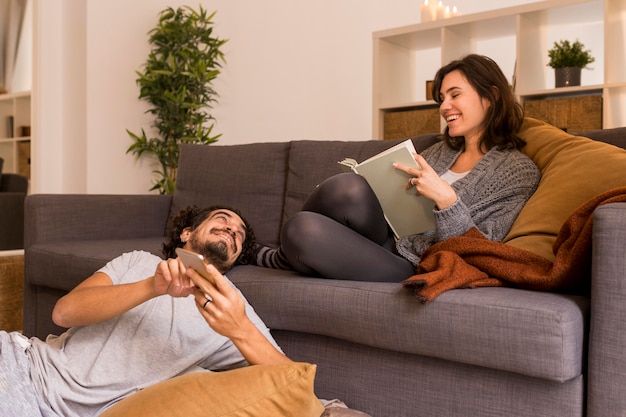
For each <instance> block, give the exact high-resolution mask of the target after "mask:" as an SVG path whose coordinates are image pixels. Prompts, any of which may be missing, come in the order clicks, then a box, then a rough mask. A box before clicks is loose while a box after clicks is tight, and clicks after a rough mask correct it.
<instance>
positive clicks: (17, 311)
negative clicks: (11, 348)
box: [0, 255, 24, 332]
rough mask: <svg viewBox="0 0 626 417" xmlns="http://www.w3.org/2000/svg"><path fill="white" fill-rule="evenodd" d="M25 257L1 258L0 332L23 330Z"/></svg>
mask: <svg viewBox="0 0 626 417" xmlns="http://www.w3.org/2000/svg"><path fill="white" fill-rule="evenodd" d="M23 300H24V256H22V255H18V256H0V330H6V331H7V332H11V331H14V330H21V329H22V316H23Z"/></svg>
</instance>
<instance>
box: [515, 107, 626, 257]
mask: <svg viewBox="0 0 626 417" xmlns="http://www.w3.org/2000/svg"><path fill="white" fill-rule="evenodd" d="M520 136H521V137H522V138H524V139H525V140H526V143H527V144H526V147H525V148H524V149H523V151H524V153H526V154H527V155H528V156H529V157H530V158H532V160H533V161H534V162H535V164H537V166H538V167H539V169H540V170H541V174H542V178H541V182H540V183H539V186H538V187H537V190H536V191H535V193H534V194H533V195H532V197H531V198H530V199H529V200H528V202H527V203H526V205H525V206H524V208H523V209H522V211H521V212H520V214H519V216H518V217H517V219H516V221H515V222H514V223H513V226H512V227H511V230H510V231H509V233H508V235H507V236H506V237H505V239H504V242H506V243H508V244H510V245H513V246H516V247H519V248H522V249H526V250H529V251H531V252H534V253H536V254H538V255H541V256H543V257H545V258H547V259H549V260H550V261H553V260H554V253H553V252H552V246H553V244H554V241H555V240H556V235H557V234H558V232H559V230H560V228H561V226H562V225H563V223H564V222H565V220H566V219H567V217H568V216H569V215H570V214H571V213H572V212H573V211H574V210H576V209H577V208H578V207H579V206H581V205H582V204H583V203H585V202H587V201H588V200H590V199H591V198H593V197H594V196H596V195H598V194H600V193H603V192H605V191H608V190H611V189H613V188H617V187H621V186H625V185H626V175H624V173H625V172H626V150H624V149H621V148H618V147H616V146H613V145H610V144H607V143H604V142H599V141H594V140H592V139H589V138H586V137H582V136H573V135H570V134H569V133H566V132H564V131H563V130H561V129H558V128H556V127H554V126H552V125H549V124H547V123H544V122H542V121H539V120H536V119H531V118H526V120H525V122H524V125H523V126H522V130H521V132H520Z"/></svg>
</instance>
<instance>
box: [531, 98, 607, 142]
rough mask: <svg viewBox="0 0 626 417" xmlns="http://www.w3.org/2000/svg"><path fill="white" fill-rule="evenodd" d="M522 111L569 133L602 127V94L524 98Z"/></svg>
mask: <svg viewBox="0 0 626 417" xmlns="http://www.w3.org/2000/svg"><path fill="white" fill-rule="evenodd" d="M524 111H525V113H526V116H528V117H533V118H535V119H539V120H543V121H544V122H548V123H550V124H551V125H553V126H556V127H558V128H561V129H563V130H565V131H566V132H570V133H576V132H584V131H587V130H600V129H602V96H579V97H565V98H550V99H540V100H526V101H525V102H524Z"/></svg>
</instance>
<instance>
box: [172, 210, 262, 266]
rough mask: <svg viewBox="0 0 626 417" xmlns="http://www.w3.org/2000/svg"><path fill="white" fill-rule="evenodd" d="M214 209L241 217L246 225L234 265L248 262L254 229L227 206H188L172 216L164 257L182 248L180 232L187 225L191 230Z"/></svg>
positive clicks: (238, 213)
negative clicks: (230, 212) (243, 238)
mask: <svg viewBox="0 0 626 417" xmlns="http://www.w3.org/2000/svg"><path fill="white" fill-rule="evenodd" d="M215 210H229V211H232V212H233V213H235V214H237V215H238V216H239V217H241V220H243V223H244V225H245V226H246V238H245V240H244V241H243V244H242V248H241V254H240V255H239V257H238V258H237V260H236V261H235V265H246V264H249V263H250V261H251V259H252V258H253V256H254V252H253V247H254V246H255V242H256V239H255V237H254V231H253V230H252V226H250V223H248V221H247V220H246V219H245V218H244V217H243V216H242V215H241V213H240V212H239V210H237V209H234V208H231V207H227V206H210V207H198V206H189V207H187V208H184V209H182V210H181V211H180V212H178V214H176V215H175V216H172V217H171V218H170V220H169V223H168V228H167V235H166V240H165V242H164V243H163V256H164V257H165V259H167V258H175V257H176V248H182V247H183V246H184V243H183V242H182V241H181V240H180V234H181V233H182V232H183V230H184V229H185V228H187V227H188V228H190V229H191V230H195V229H196V228H197V227H198V226H200V224H202V222H203V221H204V220H206V218H207V217H209V215H210V214H211V213H212V212H214V211H215Z"/></svg>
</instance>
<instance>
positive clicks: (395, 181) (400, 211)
mask: <svg viewBox="0 0 626 417" xmlns="http://www.w3.org/2000/svg"><path fill="white" fill-rule="evenodd" d="M413 153H415V147H414V146H413V142H412V141H411V140H410V139H407V140H406V141H404V142H402V143H399V144H398V145H396V146H393V147H391V148H389V149H387V150H385V151H383V152H381V153H379V154H377V155H374V156H373V157H371V158H369V159H366V160H365V161H363V162H360V163H358V162H357V161H355V160H354V159H351V158H346V159H344V160H342V161H340V162H339V164H341V165H343V166H345V167H348V168H350V169H351V170H352V171H354V172H356V173H357V174H359V175H362V176H363V177H364V178H365V179H366V180H367V182H368V183H369V185H370V187H372V190H374V193H375V194H376V197H378V201H380V205H381V206H382V208H383V212H384V214H385V218H386V219H387V223H389V226H390V227H391V229H392V230H393V233H394V234H395V236H396V237H397V238H399V237H402V236H408V235H413V234H416V233H422V232H425V231H427V230H431V229H434V228H435V216H434V213H433V208H434V207H435V203H434V202H433V201H431V200H429V199H427V198H425V197H421V196H416V195H415V188H411V189H409V190H405V189H404V188H405V186H406V184H407V182H408V181H409V178H410V176H409V175H408V174H407V173H405V172H402V171H399V170H397V169H395V168H394V167H393V163H394V162H397V163H401V164H403V165H407V166H414V167H416V168H418V169H420V167H419V165H418V164H417V162H415V159H414V158H413Z"/></svg>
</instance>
